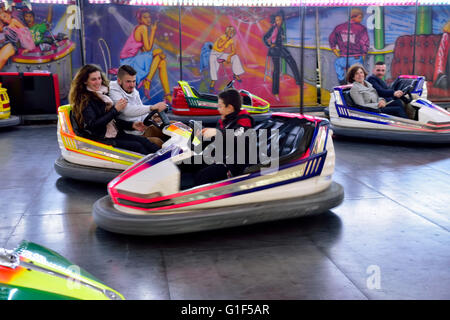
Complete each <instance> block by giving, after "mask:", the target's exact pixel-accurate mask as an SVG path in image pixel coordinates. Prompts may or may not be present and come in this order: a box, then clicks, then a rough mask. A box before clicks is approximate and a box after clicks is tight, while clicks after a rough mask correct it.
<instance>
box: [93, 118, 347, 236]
mask: <svg viewBox="0 0 450 320" xmlns="http://www.w3.org/2000/svg"><path fill="white" fill-rule="evenodd" d="M194 127H195V126H194ZM264 129H266V130H264ZM164 131H165V132H164V133H165V134H167V135H171V136H174V134H176V133H178V134H177V137H178V140H177V141H178V142H177V143H172V144H171V145H168V146H163V148H162V149H161V150H159V151H158V152H157V153H155V154H152V155H148V156H146V157H145V158H142V159H141V160H140V161H138V162H136V163H135V164H134V165H133V166H131V167H130V168H128V169H127V170H125V171H124V172H123V173H121V174H120V175H119V176H118V177H116V178H115V179H114V180H112V181H111V182H110V183H109V184H108V192H109V195H108V196H105V197H103V198H100V199H99V200H97V201H96V202H95V203H94V206H93V211H92V212H93V218H94V221H95V223H96V224H97V225H98V226H99V227H100V228H102V229H105V230H108V231H111V232H115V233H122V234H131V235H166V234H178V233H188V232H196V231H203V230H213V229H220V228H227V227H234V226H242V225H248V224H254V223H259V222H265V221H273V220H280V219H288V218H295V217H300V216H306V215H312V214H319V213H322V212H325V211H327V210H329V209H331V208H333V207H335V206H337V205H339V204H340V203H341V202H342V200H343V197H344V191H343V188H342V186H340V185H339V184H338V183H336V182H333V181H332V175H333V172H334V163H335V153H334V146H333V140H332V138H331V130H330V129H329V122H328V121H327V120H325V119H321V118H314V117H308V116H303V115H300V114H291V113H274V114H272V116H271V118H269V119H267V120H266V121H264V122H262V123H260V124H259V125H257V126H256V128H255V131H254V132H255V133H256V135H257V136H258V143H255V144H254V145H255V146H256V147H257V148H258V149H259V150H258V151H257V153H258V155H259V158H260V160H259V161H258V162H257V163H256V164H254V165H251V166H249V167H247V168H246V170H245V172H244V174H242V175H240V176H234V177H230V178H228V179H226V180H222V181H217V182H214V183H209V184H205V185H200V186H196V185H194V184H192V183H189V182H186V181H185V177H187V176H188V175H187V174H186V172H184V171H183V170H185V171H189V170H186V164H182V161H183V160H185V159H191V157H192V156H194V155H200V156H201V154H202V152H203V151H200V152H198V153H197V151H194V150H195V148H194V147H192V145H198V143H192V140H193V141H195V138H194V139H192V140H191V135H192V132H193V131H194V130H193V128H192V126H191V127H189V126H186V125H183V124H182V123H173V124H171V125H170V126H169V127H166V128H165V129H164ZM200 149H201V148H200ZM275 151H276V153H275ZM250 154H251V153H250ZM263 155H264V157H265V160H264V161H262V160H261V159H262V158H263ZM269 159H270V160H269ZM180 163H181V165H180ZM274 164H276V165H274Z"/></svg>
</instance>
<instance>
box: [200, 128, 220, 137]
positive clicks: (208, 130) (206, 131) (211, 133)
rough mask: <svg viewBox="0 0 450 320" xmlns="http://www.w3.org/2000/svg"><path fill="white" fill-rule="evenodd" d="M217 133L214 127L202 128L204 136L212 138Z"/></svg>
mask: <svg viewBox="0 0 450 320" xmlns="http://www.w3.org/2000/svg"><path fill="white" fill-rule="evenodd" d="M216 134H217V130H216V129H215V128H203V129H202V136H203V137H204V138H212V137H214V136H215V135H216Z"/></svg>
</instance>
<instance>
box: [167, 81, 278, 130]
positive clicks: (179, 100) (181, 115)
mask: <svg viewBox="0 0 450 320" xmlns="http://www.w3.org/2000/svg"><path fill="white" fill-rule="evenodd" d="M233 82H234V80H233V81H231V82H230V83H228V85H227V88H232V87H233ZM178 84H179V86H178V87H175V88H174V89H173V98H172V114H170V115H169V117H170V119H171V120H175V121H181V122H185V123H187V122H188V121H189V120H196V121H201V122H203V123H205V124H214V125H215V124H216V123H217V121H218V120H219V119H220V115H219V111H218V110H217V108H218V96H217V95H215V94H211V93H200V92H198V91H197V90H196V89H195V88H194V87H191V86H190V85H189V83H188V82H186V81H178ZM238 91H239V92H240V94H241V96H242V102H243V103H242V108H243V109H245V110H247V111H248V112H249V113H250V114H251V115H252V117H253V118H254V119H255V121H256V122H257V123H259V122H261V121H264V120H266V119H268V118H269V117H270V114H271V113H270V104H269V103H268V102H267V101H266V100H264V99H262V98H260V97H257V96H255V95H254V94H252V93H250V92H248V91H246V90H243V89H240V90H238Z"/></svg>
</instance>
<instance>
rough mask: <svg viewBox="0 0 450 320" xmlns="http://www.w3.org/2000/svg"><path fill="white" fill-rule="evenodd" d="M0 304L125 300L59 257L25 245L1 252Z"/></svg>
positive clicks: (31, 244) (34, 246) (36, 246)
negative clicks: (4, 302) (1, 301)
mask: <svg viewBox="0 0 450 320" xmlns="http://www.w3.org/2000/svg"><path fill="white" fill-rule="evenodd" d="M0 300H124V297H123V296H122V295H121V294H120V293H119V292H117V291H115V290H113V289H111V288H110V287H108V286H106V285H105V284H103V283H102V282H101V281H100V280H98V279H96V278H95V277H94V276H92V275H91V274H89V273H87V272H86V271H85V270H83V269H81V268H80V267H78V266H76V265H74V264H73V263H72V262H70V261H68V260H67V259H65V258H64V257H62V256H61V255H59V254H58V253H56V252H54V251H52V250H49V249H47V248H45V247H42V246H40V245H38V244H35V243H32V242H28V241H22V242H21V243H20V244H19V246H18V247H17V248H16V249H14V250H6V249H3V248H0Z"/></svg>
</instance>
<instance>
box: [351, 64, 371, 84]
mask: <svg viewBox="0 0 450 320" xmlns="http://www.w3.org/2000/svg"><path fill="white" fill-rule="evenodd" d="M359 69H362V71H363V72H364V78H365V77H367V74H368V73H367V71H366V69H364V67H363V66H362V65H360V64H354V65H352V66H351V67H350V69H348V72H347V77H346V78H347V82H348V83H353V82H355V80H353V78H354V77H355V74H356V72H358V70H359Z"/></svg>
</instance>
